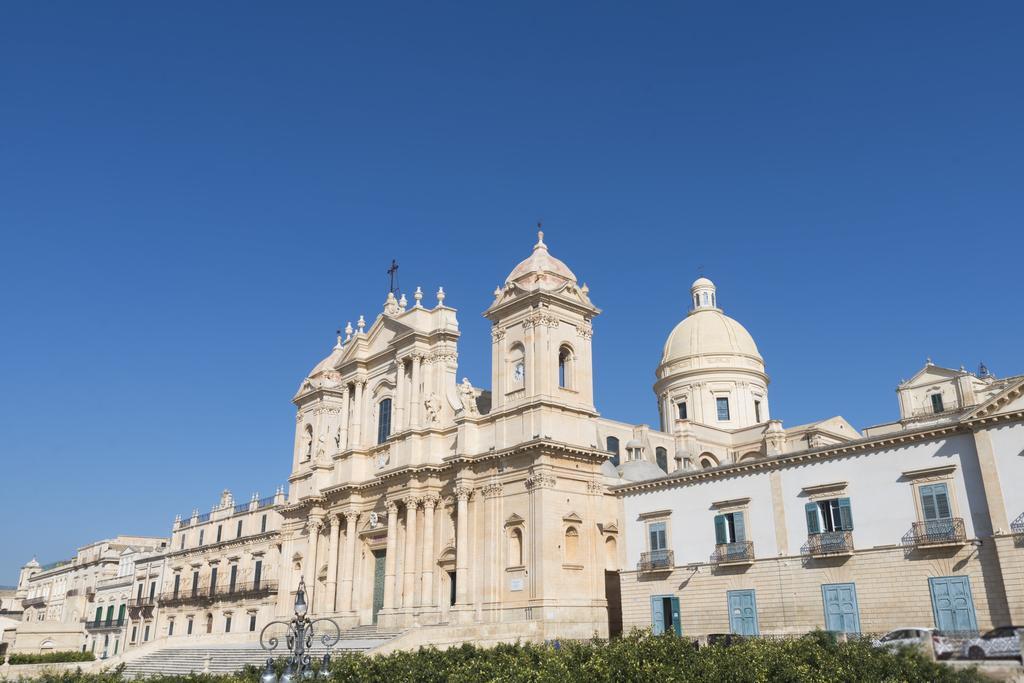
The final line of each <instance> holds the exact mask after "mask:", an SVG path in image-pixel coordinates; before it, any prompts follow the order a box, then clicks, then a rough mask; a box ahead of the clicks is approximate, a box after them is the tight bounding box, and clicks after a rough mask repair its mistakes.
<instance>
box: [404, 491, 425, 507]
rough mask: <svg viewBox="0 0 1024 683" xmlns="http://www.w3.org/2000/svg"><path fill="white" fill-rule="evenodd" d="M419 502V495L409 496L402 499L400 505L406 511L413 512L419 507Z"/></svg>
mask: <svg viewBox="0 0 1024 683" xmlns="http://www.w3.org/2000/svg"><path fill="white" fill-rule="evenodd" d="M421 500H422V498H420V496H419V494H409V495H407V496H405V497H403V498H402V504H403V505H405V508H406V509H407V510H415V509H416V508H418V507H419V505H420V501H421Z"/></svg>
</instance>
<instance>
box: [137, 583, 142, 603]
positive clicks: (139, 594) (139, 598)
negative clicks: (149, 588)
mask: <svg viewBox="0 0 1024 683" xmlns="http://www.w3.org/2000/svg"><path fill="white" fill-rule="evenodd" d="M135 597H136V598H137V600H138V602H142V584H141V583H140V584H139V593H138V595H136V596H135Z"/></svg>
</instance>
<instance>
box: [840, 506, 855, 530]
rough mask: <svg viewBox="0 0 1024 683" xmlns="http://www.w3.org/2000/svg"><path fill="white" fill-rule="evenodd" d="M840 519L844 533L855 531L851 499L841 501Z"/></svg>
mask: <svg viewBox="0 0 1024 683" xmlns="http://www.w3.org/2000/svg"><path fill="white" fill-rule="evenodd" d="M839 519H840V523H841V524H842V531H853V510H852V509H851V508H850V499H849V498H840V499H839Z"/></svg>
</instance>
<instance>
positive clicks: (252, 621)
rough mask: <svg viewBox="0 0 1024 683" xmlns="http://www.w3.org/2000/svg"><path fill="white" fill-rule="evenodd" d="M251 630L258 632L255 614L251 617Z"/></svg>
mask: <svg viewBox="0 0 1024 683" xmlns="http://www.w3.org/2000/svg"><path fill="white" fill-rule="evenodd" d="M249 630H250V631H255V630H256V615H255V614H250V615H249Z"/></svg>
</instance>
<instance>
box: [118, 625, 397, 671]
mask: <svg viewBox="0 0 1024 683" xmlns="http://www.w3.org/2000/svg"><path fill="white" fill-rule="evenodd" d="M400 634H401V631H382V630H378V629H377V627H376V626H357V627H355V628H352V629H348V630H347V631H342V632H341V640H339V641H338V644H337V645H335V646H334V647H333V648H331V650H330V652H331V654H332V656H333V655H334V654H338V653H342V652H367V651H369V650H372V649H374V648H376V647H378V646H380V645H383V644H384V643H386V642H388V641H389V640H391V639H393V638H395V637H397V636H398V635H400ZM284 648H285V643H284V641H283V640H282V642H281V643H280V644H279V645H278V647H277V650H274V651H272V652H268V651H267V650H264V649H263V648H261V647H260V646H259V644H258V643H245V644H240V645H209V646H201V645H196V646H186V647H164V648H161V649H159V650H155V651H153V652H150V653H148V654H146V655H144V656H142V657H139V658H138V659H136V660H134V661H132V662H130V663H128V664H127V665H126V667H125V670H124V677H125V678H129V679H138V678H146V677H147V676H155V675H160V674H180V675H186V674H189V673H203V672H207V671H208V672H209V673H213V674H229V673H235V672H236V671H239V670H241V669H242V668H244V667H245V666H246V665H249V664H252V665H254V666H263V665H264V664H265V663H266V661H267V658H269V657H272V658H274V659H278V658H283V657H287V656H288V653H287V652H286V651H285V649H284ZM327 652H328V650H327V648H325V647H324V646H323V645H322V644H321V643H320V642H318V641H316V640H314V641H313V648H312V649H311V650H310V656H311V657H312V658H313V659H323V656H324V654H326V653H327ZM207 658H209V660H208V661H209V665H207ZM207 666H209V668H207Z"/></svg>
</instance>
